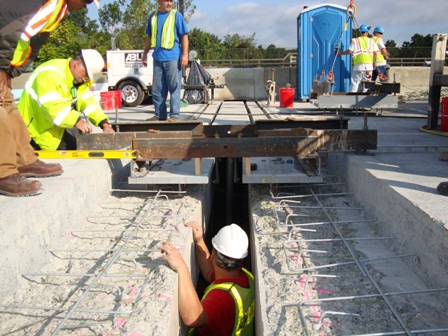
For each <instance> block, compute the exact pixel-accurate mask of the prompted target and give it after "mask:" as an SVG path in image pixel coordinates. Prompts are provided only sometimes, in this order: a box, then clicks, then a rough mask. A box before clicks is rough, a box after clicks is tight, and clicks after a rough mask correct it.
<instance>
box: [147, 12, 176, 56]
mask: <svg viewBox="0 0 448 336" xmlns="http://www.w3.org/2000/svg"><path fill="white" fill-rule="evenodd" d="M157 13H158V12H155V13H153V15H152V18H151V48H153V49H154V48H155V47H156V46H157ZM176 13H177V10H175V9H172V10H170V12H169V13H168V17H167V18H166V21H165V23H164V24H163V28H162V36H161V41H160V47H161V48H163V49H173V47H174V41H175V39H176V38H175V36H174V29H175V24H176Z"/></svg>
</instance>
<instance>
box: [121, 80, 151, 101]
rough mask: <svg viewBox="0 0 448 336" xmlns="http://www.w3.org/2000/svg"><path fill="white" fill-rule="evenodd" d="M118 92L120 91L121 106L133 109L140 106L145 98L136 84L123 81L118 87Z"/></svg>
mask: <svg viewBox="0 0 448 336" xmlns="http://www.w3.org/2000/svg"><path fill="white" fill-rule="evenodd" d="M118 90H120V91H121V96H122V98H123V106H130V107H134V106H137V105H140V104H141V103H142V101H143V98H145V94H144V92H143V90H142V88H141V87H140V85H138V84H137V83H136V82H134V81H124V82H123V83H120V85H118Z"/></svg>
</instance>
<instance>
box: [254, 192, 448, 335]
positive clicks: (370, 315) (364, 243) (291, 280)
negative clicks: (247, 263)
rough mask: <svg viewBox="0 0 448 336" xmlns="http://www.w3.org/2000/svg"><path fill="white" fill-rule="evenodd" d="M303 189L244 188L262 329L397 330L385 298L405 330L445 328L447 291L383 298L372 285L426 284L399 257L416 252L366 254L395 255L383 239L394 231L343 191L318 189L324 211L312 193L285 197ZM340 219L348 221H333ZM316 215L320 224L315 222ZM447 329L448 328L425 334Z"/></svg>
mask: <svg viewBox="0 0 448 336" xmlns="http://www.w3.org/2000/svg"><path fill="white" fill-rule="evenodd" d="M312 190H313V192H314V193H316V194H322V193H335V192H336V193H338V192H344V189H343V186H342V185H339V184H333V185H327V186H320V187H319V186H317V185H315V186H312ZM288 193H291V194H288ZM306 194H308V195H309V194H310V190H308V188H307V187H294V188H291V187H289V188H286V189H281V190H280V189H278V190H274V191H273V192H272V193H271V190H270V189H269V187H259V186H257V187H253V188H251V206H252V213H253V216H254V219H253V222H254V228H255V241H254V242H253V243H254V244H255V249H256V251H257V252H256V254H257V256H256V259H257V264H258V271H259V272H258V273H259V274H258V281H259V290H260V302H259V305H260V306H259V307H261V308H259V309H261V316H262V319H263V332H262V333H263V335H319V336H320V335H367V334H369V335H373V334H375V335H387V334H388V332H389V333H391V332H397V331H398V332H400V331H401V332H402V331H403V329H402V327H401V325H400V322H399V321H398V320H397V318H396V317H395V316H394V313H393V311H392V310H391V308H389V305H390V306H391V307H392V309H394V310H395V311H396V313H397V315H398V316H399V318H400V319H401V322H402V323H403V324H404V325H405V326H406V328H409V329H410V330H429V329H433V328H448V306H447V305H446V299H447V293H448V292H447V291H444V292H442V293H444V296H441V295H442V294H440V293H437V292H436V293H431V294H428V293H425V294H413V295H393V296H389V295H388V296H387V302H386V300H384V299H383V298H382V297H381V295H379V293H380V292H379V291H378V288H379V290H380V291H382V292H383V293H392V292H404V291H414V290H425V289H427V287H426V286H425V285H424V284H423V283H422V282H421V280H420V279H419V278H418V277H417V276H416V275H415V274H414V273H413V271H412V269H411V268H410V267H409V266H408V265H407V264H406V263H404V262H403V260H404V259H408V260H407V261H408V262H409V261H410V263H411V264H412V262H413V261H415V259H416V257H415V256H407V257H401V258H392V259H386V260H384V259H383V260H381V261H379V260H377V261H372V259H380V258H389V257H391V256H395V255H396V254H395V253H394V252H393V250H392V248H391V245H390V243H389V242H390V241H391V240H393V237H379V236H378V234H377V233H376V227H375V226H376V224H375V221H364V220H366V219H368V216H367V215H366V214H365V213H364V210H363V209H362V208H361V209H358V208H360V206H359V205H358V204H357V203H356V202H355V201H354V200H353V199H352V198H351V196H350V195H341V196H334V195H333V196H318V197H317V199H319V201H320V202H321V204H322V206H324V207H325V210H322V209H318V208H314V207H320V204H319V202H317V201H316V199H315V198H314V197H303V198H288V197H289V195H306ZM292 200H296V201H300V203H292V202H291V201H292ZM300 207H303V208H300ZM306 207H313V208H306ZM330 207H337V208H330ZM330 220H331V221H333V222H334V223H335V225H334V227H333V225H332V224H331V223H328V222H329V221H330ZM347 221H350V222H351V223H345V224H344V223H339V224H338V223H337V222H347ZM323 222H326V223H327V224H316V223H323ZM292 223H294V224H292ZM306 223H308V224H309V223H314V224H313V225H308V224H307V225H303V224H306ZM299 224H302V226H300V228H299V226H298V225H299ZM335 228H337V230H336V229H335ZM338 232H339V233H340V234H339V233H338ZM341 236H342V237H344V239H345V240H346V243H347V245H348V246H350V249H351V250H352V253H353V255H354V256H355V257H356V260H361V261H363V262H362V264H361V263H360V264H361V265H363V266H361V267H365V269H366V271H367V272H368V273H367V274H369V275H370V276H371V278H372V279H373V280H372V281H371V280H370V278H369V276H368V275H364V274H363V272H362V271H361V269H362V268H360V267H358V265H357V264H356V262H355V261H354V260H355V259H354V258H352V255H351V253H350V250H349V248H347V247H346V246H345V244H344V242H343V241H341V240H340V239H339V238H340V237H341ZM360 238H361V239H360ZM366 238H367V239H366ZM311 240H313V241H311ZM367 260H371V261H370V262H367ZM366 295H367V297H366ZM362 296H365V297H362ZM258 331H259V330H258ZM447 334H448V329H446V330H444V331H443V332H439V333H437V332H429V333H426V335H447Z"/></svg>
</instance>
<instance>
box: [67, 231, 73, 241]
mask: <svg viewBox="0 0 448 336" xmlns="http://www.w3.org/2000/svg"><path fill="white" fill-rule="evenodd" d="M67 240H68V241H70V240H72V231H70V229H67Z"/></svg>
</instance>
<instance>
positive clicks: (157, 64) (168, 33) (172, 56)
mask: <svg viewBox="0 0 448 336" xmlns="http://www.w3.org/2000/svg"><path fill="white" fill-rule="evenodd" d="M157 2H158V4H159V10H158V11H156V12H155V13H152V14H151V15H150V16H149V19H148V25H147V27H146V35H147V36H146V41H145V47H144V51H143V57H142V63H143V65H145V66H147V64H148V62H147V61H148V60H147V57H148V52H149V50H150V49H153V50H154V52H153V54H152V57H153V59H154V62H153V67H154V71H153V76H154V80H153V83H152V91H151V93H152V100H153V102H154V114H155V116H154V117H153V118H152V119H151V120H162V121H163V120H167V117H168V112H167V105H166V100H167V97H168V92H169V93H170V118H169V121H176V120H178V119H179V113H180V90H181V87H182V68H183V67H185V66H187V64H188V28H187V24H186V23H185V20H184V17H183V16H182V14H181V13H179V12H178V11H176V10H174V9H172V6H173V1H172V0H157Z"/></svg>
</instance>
